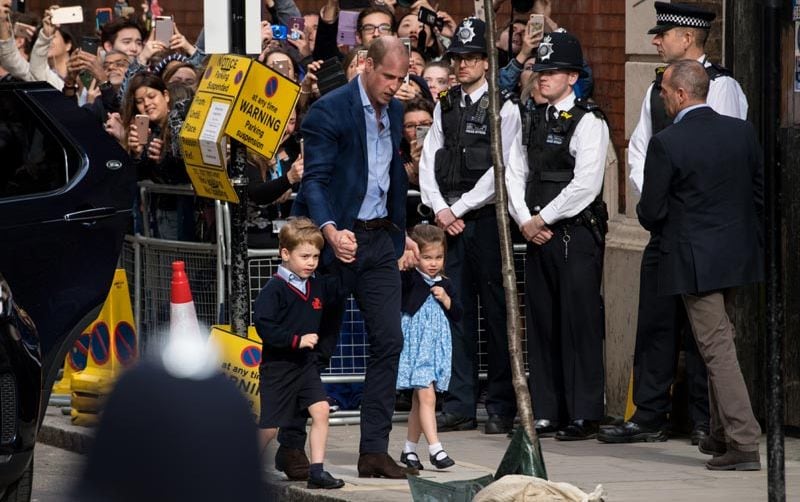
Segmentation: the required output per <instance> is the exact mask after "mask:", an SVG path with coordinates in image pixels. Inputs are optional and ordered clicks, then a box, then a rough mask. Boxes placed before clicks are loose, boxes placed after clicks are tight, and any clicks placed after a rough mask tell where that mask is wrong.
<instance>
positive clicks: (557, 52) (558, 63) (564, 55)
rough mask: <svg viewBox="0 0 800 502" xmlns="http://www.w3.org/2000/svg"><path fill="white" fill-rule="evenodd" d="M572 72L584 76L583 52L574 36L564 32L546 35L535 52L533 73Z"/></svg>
mask: <svg viewBox="0 0 800 502" xmlns="http://www.w3.org/2000/svg"><path fill="white" fill-rule="evenodd" d="M546 70H573V71H576V72H578V73H579V74H580V76H581V77H585V76H586V72H585V71H584V69H583V51H582V50H581V44H580V42H578V39H577V38H575V36H574V35H572V34H570V33H566V32H557V31H556V32H553V33H547V34H546V35H545V36H544V38H543V39H542V42H541V43H540V44H539V49H538V50H537V51H536V63H535V64H534V65H533V71H536V72H538V71H546Z"/></svg>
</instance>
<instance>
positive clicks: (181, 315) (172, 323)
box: [161, 261, 219, 380]
mask: <svg viewBox="0 0 800 502" xmlns="http://www.w3.org/2000/svg"><path fill="white" fill-rule="evenodd" d="M207 338H208V335H207V334H205V335H204V334H203V333H202V331H201V330H200V324H199V323H198V322H197V312H196V311H195V308H194V301H193V300H192V291H191V289H190V288H189V279H188V277H187V276H186V270H185V266H184V263H183V262H182V261H175V262H172V288H171V295H170V320H169V338H168V340H167V343H166V345H165V346H164V351H163V353H162V355H161V358H162V361H163V363H164V367H165V368H166V369H167V371H169V372H170V373H172V374H173V375H174V376H176V377H181V378H194V379H197V380H201V379H204V378H208V377H209V376H211V375H213V374H214V373H215V372H216V371H218V367H219V358H218V351H217V349H216V346H215V345H214V344H211V343H208V340H207Z"/></svg>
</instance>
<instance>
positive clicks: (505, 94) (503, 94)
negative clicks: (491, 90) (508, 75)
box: [500, 89, 519, 105]
mask: <svg viewBox="0 0 800 502" xmlns="http://www.w3.org/2000/svg"><path fill="white" fill-rule="evenodd" d="M509 100H510V101H511V102H512V103H514V104H515V105H518V104H519V96H517V94H516V93H515V92H512V91H510V90H508V89H500V101H501V103H505V102H506V101H509Z"/></svg>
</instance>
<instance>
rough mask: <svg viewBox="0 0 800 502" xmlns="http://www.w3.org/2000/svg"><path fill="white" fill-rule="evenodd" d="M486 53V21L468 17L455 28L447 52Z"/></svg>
mask: <svg viewBox="0 0 800 502" xmlns="http://www.w3.org/2000/svg"><path fill="white" fill-rule="evenodd" d="M476 52H479V53H481V54H486V53H487V52H486V23H484V22H483V21H481V20H480V19H478V18H477V17H468V18H466V19H464V20H463V21H461V22H460V23H459V25H458V28H456V33H455V35H454V36H453V42H452V43H451V44H450V48H448V49H447V54H450V55H454V54H472V53H476Z"/></svg>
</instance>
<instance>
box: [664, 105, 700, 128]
mask: <svg viewBox="0 0 800 502" xmlns="http://www.w3.org/2000/svg"><path fill="white" fill-rule="evenodd" d="M706 106H708V105H707V104H706V103H701V104H699V105H692V106H687V107H686V108H684V109H683V110H681V111H679V112H678V114H677V115H675V120H673V121H672V123H673V124H677V123H678V122H680V121H681V120H683V117H685V116H686V114H687V113H689V112H690V111H692V110H696V109H697V108H703V107H706Z"/></svg>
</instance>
